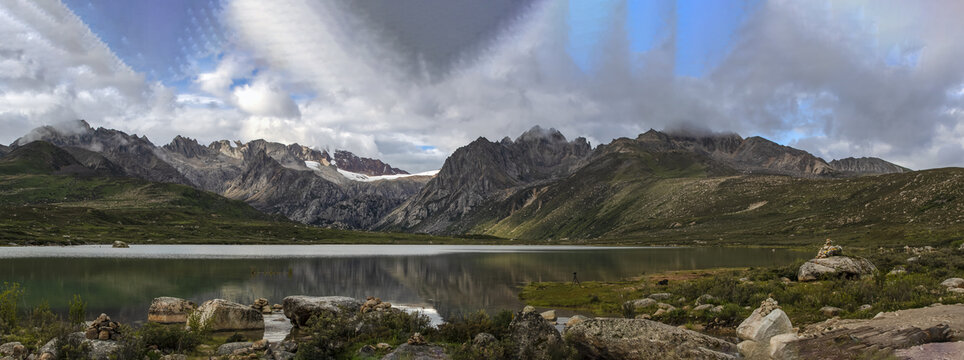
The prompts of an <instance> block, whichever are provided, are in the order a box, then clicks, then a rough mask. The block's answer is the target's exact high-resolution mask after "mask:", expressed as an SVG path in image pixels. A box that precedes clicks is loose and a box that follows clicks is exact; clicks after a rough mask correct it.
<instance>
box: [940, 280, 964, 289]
mask: <svg viewBox="0 0 964 360" xmlns="http://www.w3.org/2000/svg"><path fill="white" fill-rule="evenodd" d="M941 286H944V287H948V288H964V279H961V278H950V279H947V280H944V281H941Z"/></svg>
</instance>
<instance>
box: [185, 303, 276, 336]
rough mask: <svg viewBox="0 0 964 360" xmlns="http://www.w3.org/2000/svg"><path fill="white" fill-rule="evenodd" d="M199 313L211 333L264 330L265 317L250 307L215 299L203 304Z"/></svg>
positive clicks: (202, 322) (200, 318) (201, 320)
mask: <svg viewBox="0 0 964 360" xmlns="http://www.w3.org/2000/svg"><path fill="white" fill-rule="evenodd" d="M197 311H198V313H199V314H200V315H199V317H198V319H199V320H200V322H201V324H204V325H205V326H207V328H208V329H209V330H211V331H237V330H264V316H262V315H261V312H260V311H258V310H255V309H252V308H251V307H250V306H248V305H242V304H238V303H236V302H232V301H227V300H224V299H214V300H208V301H205V302H204V303H202V304H201V306H200V307H199V308H198V309H197Z"/></svg>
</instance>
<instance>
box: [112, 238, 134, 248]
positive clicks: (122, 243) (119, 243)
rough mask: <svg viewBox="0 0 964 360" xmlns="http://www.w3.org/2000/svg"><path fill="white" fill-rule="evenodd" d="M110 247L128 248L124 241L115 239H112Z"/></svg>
mask: <svg viewBox="0 0 964 360" xmlns="http://www.w3.org/2000/svg"><path fill="white" fill-rule="evenodd" d="M111 247H113V248H118V249H126V248H129V247H130V246H129V245H127V243H125V242H123V241H120V240H116V241H114V245H111Z"/></svg>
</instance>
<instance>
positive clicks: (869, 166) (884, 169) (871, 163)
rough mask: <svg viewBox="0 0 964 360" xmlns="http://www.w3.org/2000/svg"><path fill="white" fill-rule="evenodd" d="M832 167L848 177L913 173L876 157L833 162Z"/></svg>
mask: <svg viewBox="0 0 964 360" xmlns="http://www.w3.org/2000/svg"><path fill="white" fill-rule="evenodd" d="M830 166H831V167H833V169H834V170H836V171H839V172H841V173H844V174H847V175H873V174H892V173H903V172H908V171H911V170H910V169H908V168H905V167H903V166H900V165H897V164H894V163H891V162H888V161H886V160H883V159H880V158H876V157H862V158H853V157H848V158H844V159H839V160H834V161H831V162H830Z"/></svg>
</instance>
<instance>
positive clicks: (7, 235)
mask: <svg viewBox="0 0 964 360" xmlns="http://www.w3.org/2000/svg"><path fill="white" fill-rule="evenodd" d="M29 146H33V147H34V148H32V149H30V151H22V152H19V153H16V154H11V155H8V156H6V157H4V158H2V159H0V239H2V240H3V241H4V242H3V244H2V245H6V244H7V243H10V242H13V243H17V244H33V245H41V244H84V243H111V242H113V241H114V240H122V241H127V242H130V241H131V240H134V241H135V242H137V243H143V242H149V243H154V244H165V243H212V244H256V243H274V244H277V243H496V242H498V240H499V239H498V238H495V237H491V236H490V237H474V238H471V239H458V238H452V237H436V236H428V235H418V234H400V233H374V232H360V231H348V230H336V229H324V228H318V227H312V226H306V225H303V224H299V223H295V222H292V221H289V220H287V219H284V218H283V217H280V216H270V215H266V214H264V213H261V212H259V211H258V210H256V209H254V208H252V207H251V206H249V205H247V204H246V203H244V202H242V201H237V200H230V199H227V198H224V197H222V196H219V195H216V194H213V193H209V192H205V191H200V190H197V189H194V188H191V187H189V186H184V185H177V184H167V183H155V182H149V181H144V180H139V179H133V178H119V177H108V176H101V175H96V174H86V175H83V174H81V175H78V174H73V175H59V173H62V172H64V170H63V169H70V168H71V167H78V166H79V165H77V164H75V162H76V160H74V159H73V158H70V157H69V155H67V154H66V153H65V152H63V150H60V149H58V148H56V147H54V146H53V145H50V144H46V145H45V143H39V142H38V143H32V144H30V145H29ZM15 155H16V156H15ZM71 161H72V162H74V164H71ZM65 164H67V165H65ZM54 169H61V170H54Z"/></svg>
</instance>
